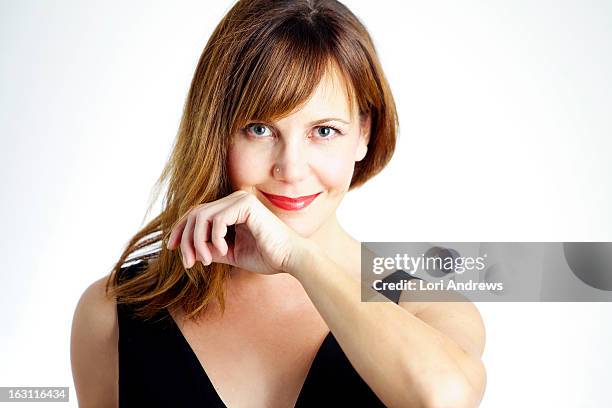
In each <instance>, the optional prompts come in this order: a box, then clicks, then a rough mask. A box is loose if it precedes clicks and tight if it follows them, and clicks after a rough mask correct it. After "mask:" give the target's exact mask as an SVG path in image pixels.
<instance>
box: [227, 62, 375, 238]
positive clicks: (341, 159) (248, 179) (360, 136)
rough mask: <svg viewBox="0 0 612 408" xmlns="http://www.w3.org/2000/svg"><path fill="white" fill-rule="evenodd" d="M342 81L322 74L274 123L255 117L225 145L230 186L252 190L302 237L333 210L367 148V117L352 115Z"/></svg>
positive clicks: (333, 75)
mask: <svg viewBox="0 0 612 408" xmlns="http://www.w3.org/2000/svg"><path fill="white" fill-rule="evenodd" d="M340 81H341V79H340V77H339V76H338V74H337V73H336V72H332V73H330V74H328V75H325V76H324V77H323V78H322V80H321V82H320V83H319V85H318V87H317V89H316V90H315V92H314V93H313V95H312V96H311V98H310V100H308V102H307V103H306V104H305V105H304V106H302V107H301V108H300V109H299V110H297V111H295V112H293V113H292V114H291V115H289V116H286V117H284V118H282V119H280V120H279V121H278V122H276V123H262V122H261V121H258V120H257V118H253V120H252V121H250V122H249V123H248V124H247V126H246V127H245V128H244V129H242V130H240V131H239V132H237V133H236V134H235V135H233V139H232V143H231V144H230V147H229V151H228V167H229V173H230V179H231V183H232V187H233V189H234V191H235V190H238V189H241V190H246V191H249V192H251V193H252V194H254V195H255V196H256V197H257V198H258V199H259V200H260V201H261V202H262V203H263V204H264V205H265V206H266V207H267V208H268V209H269V210H270V211H272V212H273V213H274V214H276V216H278V217H279V218H280V219H281V220H283V221H284V222H285V223H286V224H287V225H289V226H290V227H291V228H292V229H293V230H295V231H296V232H297V233H299V234H300V235H302V236H305V237H308V236H310V235H312V234H313V233H314V232H316V231H317V230H318V229H319V228H320V227H321V226H322V225H323V224H324V223H325V222H327V221H328V220H329V219H330V217H332V216H335V211H336V209H337V207H338V205H339V204H340V201H341V200H342V198H343V197H344V195H345V194H346V192H347V191H348V188H349V186H350V182H351V178H352V175H353V171H354V169H355V162H356V161H359V160H361V159H363V158H364V157H365V155H366V152H367V143H368V137H369V135H368V132H369V129H370V123H369V122H370V121H369V118H367V119H366V120H364V121H363V122H362V123H360V121H359V115H358V114H357V112H356V111H355V112H353V115H351V112H350V110H349V106H348V103H347V98H348V97H347V95H346V92H345V91H344V87H343V86H341V82H340ZM355 109H357V107H356V104H355ZM315 194H317V195H316V197H315V198H314V199H312V200H304V199H302V200H297V201H296V200H291V199H295V198H300V197H304V196H313V195H315ZM271 195H274V196H281V197H273V196H271Z"/></svg>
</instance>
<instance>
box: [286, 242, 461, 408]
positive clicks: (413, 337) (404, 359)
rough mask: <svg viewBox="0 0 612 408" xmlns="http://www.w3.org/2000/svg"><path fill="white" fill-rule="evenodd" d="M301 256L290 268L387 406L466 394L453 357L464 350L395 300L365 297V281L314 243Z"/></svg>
mask: <svg viewBox="0 0 612 408" xmlns="http://www.w3.org/2000/svg"><path fill="white" fill-rule="evenodd" d="M297 259H299V261H296V262H295V265H294V266H292V267H291V270H289V271H288V273H291V274H292V275H293V276H295V277H296V278H297V279H298V280H299V281H300V282H301V284H302V286H303V287H304V289H305V291H306V293H307V294H308V296H309V297H310V299H311V300H312V302H313V304H314V305H315V306H316V308H317V310H318V311H319V313H320V314H321V316H322V317H323V319H324V320H325V321H326V323H327V324H328V326H329V328H330V330H331V331H332V332H333V333H334V336H335V338H336V339H337V340H338V343H339V344H340V346H341V347H342V349H343V351H344V353H345V354H346V356H347V357H348V359H349V360H350V361H351V363H352V364H353V366H354V368H355V370H356V371H357V372H358V373H359V374H360V375H361V377H362V378H363V379H364V381H366V382H367V383H368V385H370V387H371V388H372V390H373V391H374V392H375V393H376V394H377V395H378V396H379V398H380V399H381V400H382V401H383V402H384V403H385V404H386V405H388V406H390V407H396V406H397V407H399V406H401V407H422V406H432V405H437V403H436V404H434V403H433V402H432V401H442V400H444V401H463V400H464V399H465V398H464V393H465V392H466V389H467V388H468V387H469V385H468V383H467V379H466V378H465V377H464V376H463V373H462V370H461V368H460V367H459V365H458V362H457V361H456V360H455V359H454V358H453V357H452V356H453V355H455V356H457V355H460V353H462V351H461V350H460V349H459V347H458V346H457V345H456V344H454V343H452V342H450V341H448V340H447V339H445V338H444V336H443V335H442V334H441V333H440V332H439V331H437V330H435V329H434V328H432V327H431V326H429V325H427V324H426V323H425V322H423V321H422V320H420V319H419V318H417V317H416V316H414V315H413V314H412V313H410V312H408V311H407V310H405V309H403V308H402V307H400V306H398V305H397V304H395V303H393V302H362V301H361V288H360V282H359V281H357V280H356V279H354V278H353V277H352V276H350V275H349V273H347V272H346V271H344V270H343V269H342V268H340V267H339V266H338V265H337V264H336V263H334V262H333V261H332V260H331V259H329V258H328V257H327V256H325V255H324V254H323V252H322V251H320V250H319V249H318V248H317V247H316V246H315V245H308V246H306V248H305V249H304V251H302V256H300V257H299V258H297ZM453 347H455V348H456V349H454V350H453V349H452V348H453ZM457 349H459V350H457ZM434 390H435V393H440V392H443V393H444V394H445V395H444V397H443V398H441V397H440V396H439V395H433V393H434Z"/></svg>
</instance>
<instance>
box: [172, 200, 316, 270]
mask: <svg viewBox="0 0 612 408" xmlns="http://www.w3.org/2000/svg"><path fill="white" fill-rule="evenodd" d="M230 225H235V232H236V233H235V239H234V243H233V244H231V243H229V244H228V242H227V241H226V239H225V235H226V234H227V227H228V226H230ZM305 240H306V239H305V238H303V237H301V236H300V235H298V234H297V233H296V232H295V231H293V230H292V229H291V228H289V227H288V226H287V225H286V224H285V223H283V222H282V221H281V220H280V219H279V218H278V217H276V215H274V214H273V213H272V212H271V211H270V210H268V209H267V208H266V207H265V206H264V205H263V204H262V203H261V202H260V201H259V200H258V199H257V198H256V197H255V196H254V195H253V194H251V193H249V192H246V191H243V190H238V191H235V192H234V193H232V194H230V195H228V196H226V197H223V198H221V199H219V200H217V201H213V202H210V203H204V204H200V205H198V206H196V207H194V208H192V209H191V210H190V211H188V212H187V213H186V214H184V215H183V216H182V217H181V218H180V219H179V221H177V223H176V224H175V226H174V227H173V228H172V231H171V234H170V237H169V239H168V245H167V248H168V249H170V250H173V249H175V248H176V247H177V245H178V244H179V242H180V249H181V253H182V255H183V264H184V265H185V267H186V268H192V267H193V265H194V264H195V262H196V261H198V260H199V261H202V263H203V264H204V265H210V264H211V263H212V262H219V263H225V264H229V265H232V266H235V267H238V268H241V269H245V270H248V271H252V272H256V273H261V274H266V275H270V274H276V273H281V272H287V268H288V267H289V265H290V264H291V259H292V258H293V257H295V256H296V254H297V253H298V252H299V250H300V245H302V244H304V241H305Z"/></svg>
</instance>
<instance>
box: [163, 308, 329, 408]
mask: <svg viewBox="0 0 612 408" xmlns="http://www.w3.org/2000/svg"><path fill="white" fill-rule="evenodd" d="M271 306H272V305H263V304H261V305H251V306H250V307H245V306H243V307H240V308H237V307H236V306H235V305H233V306H229V307H228V308H227V309H226V312H225V314H224V315H223V318H218V317H213V316H209V317H208V318H202V319H198V321H197V322H193V321H183V320H181V319H180V318H179V316H173V319H174V320H175V322H176V324H177V327H178V328H179V330H180V332H181V333H182V336H183V337H184V339H185V340H186V342H187V343H188V344H189V346H190V348H191V350H192V351H193V354H194V355H195V357H196V358H197V360H198V362H199V363H200V365H201V367H202V370H203V371H204V373H205V375H206V376H207V377H208V378H209V380H210V382H211V383H212V385H213V387H214V388H215V391H216V393H217V394H218V396H219V398H221V399H222V400H223V402H224V403H225V405H226V406H228V407H293V406H294V405H295V402H296V400H297V398H298V396H299V394H300V391H301V389H302V387H303V385H304V381H305V379H306V377H307V375H308V372H309V370H310V367H311V364H312V362H313V360H314V358H315V357H316V355H317V352H318V351H319V348H320V346H321V344H322V343H323V341H324V340H325V338H326V336H327V334H328V332H329V329H328V327H327V325H326V324H325V322H324V321H323V319H322V318H321V316H320V315H319V314H318V312H317V311H316V309H315V308H314V306H312V305H310V307H309V305H308V304H307V303H304V304H303V305H301V306H300V307H294V308H292V309H291V310H284V311H281V310H278V309H279V308H274V307H271Z"/></svg>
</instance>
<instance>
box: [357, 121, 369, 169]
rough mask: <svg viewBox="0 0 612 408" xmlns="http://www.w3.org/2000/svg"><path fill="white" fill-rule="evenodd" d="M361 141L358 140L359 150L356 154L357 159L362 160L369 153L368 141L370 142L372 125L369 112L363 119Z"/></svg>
mask: <svg viewBox="0 0 612 408" xmlns="http://www.w3.org/2000/svg"><path fill="white" fill-rule="evenodd" d="M360 122H361V126H360V134H359V141H358V142H357V143H358V144H357V151H356V155H355V161H356V162H357V161H361V160H363V158H364V157H365V156H366V154H367V153H368V143H369V142H370V127H371V119H370V115H369V114H367V115H366V116H365V118H363V119H361V121H360Z"/></svg>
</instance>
